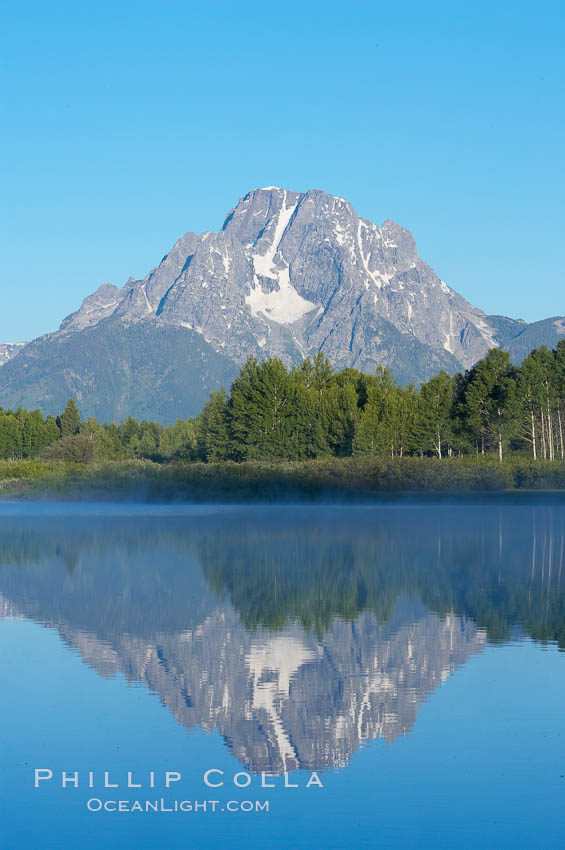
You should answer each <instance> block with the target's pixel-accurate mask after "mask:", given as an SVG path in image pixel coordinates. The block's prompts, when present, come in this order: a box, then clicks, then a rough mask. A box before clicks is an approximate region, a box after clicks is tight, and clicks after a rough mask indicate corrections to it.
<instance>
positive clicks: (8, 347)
mask: <svg viewBox="0 0 565 850" xmlns="http://www.w3.org/2000/svg"><path fill="white" fill-rule="evenodd" d="M25 344H26V343H25V342H0V366H3V365H4V363H7V362H8V360H11V359H12V357H15V356H16V354H19V352H20V349H21V348H22V347H23V346H24V345H25Z"/></svg>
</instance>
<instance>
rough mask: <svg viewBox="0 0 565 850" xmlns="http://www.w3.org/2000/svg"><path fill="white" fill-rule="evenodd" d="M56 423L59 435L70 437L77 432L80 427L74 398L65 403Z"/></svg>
mask: <svg viewBox="0 0 565 850" xmlns="http://www.w3.org/2000/svg"><path fill="white" fill-rule="evenodd" d="M57 425H58V426H59V431H60V432H61V437H72V436H73V435H74V434H78V432H79V428H80V413H79V411H78V407H77V405H76V401H75V400H74V398H70V399H69V400H68V402H67V403H66V405H65V409H64V410H63V412H62V413H61V415H60V416H59V417H58V418H57Z"/></svg>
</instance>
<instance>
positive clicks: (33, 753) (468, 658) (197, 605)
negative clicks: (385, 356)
mask: <svg viewBox="0 0 565 850" xmlns="http://www.w3.org/2000/svg"><path fill="white" fill-rule="evenodd" d="M564 532H565V509H564V507H563V506H561V504H560V503H559V502H556V503H555V504H553V505H551V504H541V503H538V502H537V501H535V500H534V501H532V502H531V503H530V504H526V503H524V504H519V505H517V504H506V503H505V502H504V500H501V501H499V502H491V503H489V504H488V505H485V506H482V505H481V504H478V503H474V504H470V505H465V504H457V505H451V506H450V505H448V504H441V505H433V504H427V505H420V506H418V505H400V504H396V505H391V506H388V507H387V506H385V505H380V506H372V507H369V506H367V507H351V506H350V507H339V506H332V507H323V508H320V507H307V506H300V507H297V508H292V507H258V506H253V507H235V506H232V507H227V508H223V507H202V506H199V507H178V506H173V507H159V506H157V507H156V506H148V507H144V506H109V505H89V506H84V505H82V506H78V505H77V506H68V505H49V504H42V505H13V504H12V505H4V506H1V507H0V615H2V619H0V640H1V641H2V654H1V656H0V665H1V671H2V679H1V681H2V693H3V699H2V702H1V706H2V707H1V710H2V726H1V728H2V766H1V794H2V800H3V812H4V814H3V815H2V834H3V842H4V841H5V844H4V843H2V846H3V847H4V846H6V847H7V848H10V849H11V848H20V847H21V848H26V850H27V848H30V850H32V849H33V850H36V848H38V847H47V848H65V847H69V848H74V847H79V846H80V847H81V848H99V847H112V848H113V847H116V848H118V847H119V848H129V847H132V848H133V847H135V848H145V847H148V848H167V850H169V848H171V849H172V848H185V847H195V848H207V847H218V846H224V847H228V848H232V847H233V848H240V847H242V848H250V850H251V848H256V847H257V848H259V847H265V846H270V847H289V848H290V847H292V848H302V847H304V848H317V847H320V848H342V847H343V848H346V847H383V848H397V847H398V848H412V847H425V848H427V847H438V848H451V847H460V848H461V847H463V848H465V847H469V848H471V847H473V848H475V847H482V848H490V847H492V848H504V847H520V848H530V847H531V848H541V847H543V848H553V847H555V848H557V847H563V846H564V845H565V831H564V830H563V827H562V821H563V816H562V813H563V808H564V802H565V778H564V776H565V740H564V733H563V728H564V727H563V719H564V711H565V709H564V706H565V675H564V674H565V668H564V663H565V657H564V655H563V652H562V648H564V647H565V593H564V591H565V574H564V570H563V565H564V561H565V553H564V542H565V533H564ZM35 769H41V770H43V771H46V772H47V771H51V772H52V774H53V778H52V779H46V780H44V781H41V782H40V783H39V787H38V788H34V777H35V774H34V770H35ZM211 770H212V771H214V772H213V773H210V774H208V778H209V780H210V781H211V782H214V783H219V782H221V781H223V783H224V784H223V785H220V786H218V787H210V786H207V785H206V784H205V782H204V776H205V774H206V772H207V771H211ZM166 771H169V772H170V773H171V774H173V773H174V774H176V775H178V774H180V777H181V778H180V779H178V781H176V782H173V781H171V782H170V787H169V788H167V787H165V774H166ZM220 771H221V772H220ZM63 772H66V774H67V787H64V788H62V787H61V784H62V774H63ZM105 772H107V774H108V776H107V783H111V784H113V785H116V784H117V785H118V788H105V787H104V774H105ZM128 773H129V774H130V777H129V779H130V784H137V785H141V786H142V787H141V788H132V787H130V788H128V787H127V782H128ZM75 774H76V775H75ZM90 774H92V777H90ZM41 775H42V776H47V773H44V774H41ZM69 777H71V779H70V780H69ZM234 777H235V779H236V781H237V782H239V783H240V784H241V785H245V787H237V786H236V785H235V784H234ZM77 779H78V788H76V787H74V783H75V781H76V780H77ZM89 781H90V784H91V785H93V787H89ZM309 782H310V786H309V787H308V783H309ZM247 783H248V784H247ZM264 786H267V787H264ZM271 786H274V787H271ZM295 786H297V787H295ZM320 786H322V787H320ZM120 800H121V801H123V808H124V811H122V812H118V811H115V812H114V811H104V810H102V811H90V810H89V807H90V808H91V809H95V808H96V807H97V806H99V805H101V806H104V804H108V805H109V807H110V808H112V807H116V808H117V807H118V804H119V801H120ZM93 801H94V802H93ZM136 801H137V805H138V806H139V807H140V808H143V809H145V808H146V807H147V803H148V802H149V804H150V808H149V811H145V810H143V811H138V810H132V808H133V807H134V804H135V803H136ZM175 801H177V805H178V804H179V803H180V802H181V801H188V802H189V803H190V804H191V807H192V811H176V812H175V811H168V809H170V808H174V805H175ZM214 801H215V802H214ZM196 803H198V804H199V808H198V810H196V811H195V810H194V808H195V804H196ZM204 803H206V810H204V805H203V804H204ZM257 803H258V804H259V805H258V806H257V805H256V804H257ZM157 804H158V806H159V808H160V809H163V810H159V811H154V810H153V809H152V808H151V806H155V805H157ZM265 804H267V805H268V811H266V808H267V806H266V805H265ZM186 807H187V804H186V802H185V808H186ZM230 808H231V809H234V810H233V811H228V809H230ZM246 808H249V809H250V810H249V811H245V810H242V809H246ZM256 808H259V809H260V810H259V811H256V810H255V809H256Z"/></svg>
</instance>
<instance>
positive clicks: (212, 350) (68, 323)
mask: <svg viewBox="0 0 565 850" xmlns="http://www.w3.org/2000/svg"><path fill="white" fill-rule="evenodd" d="M548 321H549V320H548ZM139 324H141V325H142V326H143V327H142V329H138V330H137V331H135V335H136V338H137V337H138V336H139V334H141V335H142V336H143V335H145V336H146V337H147V338H149V336H150V337H151V339H156V338H157V336H159V339H162V334H163V333H166V332H167V331H170V332H171V334H172V333H173V331H174V334H175V340H176V341H175V346H176V345H177V344H180V339H181V337H180V336H179V332H181V336H182V334H183V333H184V332H187V333H188V332H190V334H191V335H192V336H190V347H191V351H192V350H193V349H194V346H196V349H194V350H197V351H198V358H201V357H202V356H203V352H204V351H206V350H209V354H210V360H211V361H212V360H213V361H214V362H215V363H216V364H218V365H219V364H220V362H221V363H222V365H221V367H219V368H220V373H221V375H222V376H225V374H226V372H227V373H230V374H231V370H232V369H233V373H234V374H235V372H237V369H238V367H239V365H240V364H241V363H242V362H243V361H244V360H245V358H247V357H249V356H254V357H258V358H262V357H265V356H277V357H281V358H282V359H283V360H284V361H285V362H286V363H287V364H291V363H296V362H300V361H301V360H302V359H303V358H305V357H307V356H313V355H315V354H316V353H317V352H320V351H321V352H323V353H325V354H326V355H327V356H328V358H329V359H330V361H331V362H332V364H333V365H334V366H335V367H336V368H344V367H348V366H351V367H355V368H358V369H361V370H363V371H367V372H372V371H374V370H375V368H376V367H377V365H379V364H382V365H384V366H387V367H389V368H390V369H391V371H392V372H393V373H394V374H395V376H396V378H397V379H398V380H399V381H400V382H401V383H407V382H409V381H413V382H415V383H419V382H420V381H422V380H426V379H428V378H429V377H431V376H432V375H433V374H436V373H437V372H438V371H439V370H440V369H446V370H447V371H448V372H450V373H453V372H455V371H458V370H464V369H466V368H469V367H470V366H472V365H473V364H474V363H475V362H476V361H477V360H478V359H480V358H481V357H483V356H484V355H485V354H486V352H487V351H488V350H489V348H492V347H496V346H506V345H513V344H514V343H513V340H514V338H518V337H520V339H521V343H520V344H519V345H518V347H517V348H516V350H517V351H519V352H520V354H521V356H524V353H527V350H526V349H527V346H528V345H530V342H531V341H532V340H534V339H535V340H536V342H537V344H539V336H540V333H543V340H544V341H545V339H546V338H547V341H548V342H549V343H550V344H551V343H552V342H553V341H554V339H555V340H556V339H558V338H559V337H560V336H563V335H564V334H565V324H564V323H563V322H561V320H560V319H559V318H554V319H553V320H551V322H549V324H548V325H547V327H546V326H545V325H544V327H543V331H542V329H541V328H536V329H535V330H534V331H532V332H531V333H529V331H528V328H529V327H530V326H525V327H524V325H523V324H522V323H520V322H518V321H515V320H513V319H507V318H505V317H488V316H486V315H485V314H484V312H483V311H482V310H479V309H477V308H476V307H474V306H473V305H472V304H470V303H469V302H467V301H466V300H465V299H464V298H462V297H461V296H460V295H458V293H457V292H456V291H455V290H454V289H452V288H451V287H450V286H448V285H447V284H446V283H445V282H444V281H442V280H441V279H440V278H439V277H438V275H437V274H436V273H435V271H434V270H433V269H432V268H430V266H428V265H427V264H426V263H425V262H424V260H423V259H421V258H420V256H419V255H418V251H417V246H416V242H415V240H414V237H413V236H412V234H411V233H410V231H409V230H407V229H406V228H404V227H402V226H401V225H399V224H397V223H396V222H394V221H391V220H389V219H387V220H386V221H384V223H383V224H382V227H378V226H377V225H376V224H375V223H374V222H372V221H369V220H367V219H364V218H361V217H360V216H359V215H358V214H357V213H356V211H355V210H354V208H353V207H352V205H351V204H350V203H349V202H348V201H347V200H345V199H344V198H341V197H337V196H333V195H328V194H327V193H325V192H323V191H322V190H320V189H310V190H308V191H307V192H302V193H300V192H295V191H291V190H289V189H284V188H280V187H276V186H268V187H264V188H260V189H254V190H252V191H250V192H248V193H247V194H246V195H245V196H244V197H242V198H240V200H239V201H238V203H237V204H236V205H235V207H234V208H233V209H232V210H231V211H230V212H229V213H228V215H227V216H226V218H225V220H224V223H223V225H222V227H221V229H220V230H219V231H218V232H217V233H216V232H211V231H208V232H206V233H202V234H200V235H198V234H195V233H192V232H190V231H189V232H187V233H186V234H185V235H184V236H182V237H181V238H180V239H178V240H177V241H176V242H175V243H174V245H173V247H172V248H171V250H170V251H169V252H168V253H167V254H165V256H164V257H163V259H162V260H161V262H160V263H159V264H158V265H157V266H156V267H155V268H154V269H152V271H150V272H149V274H148V275H146V277H144V278H143V279H140V280H134V279H131V278H130V280H128V281H127V282H126V283H125V285H124V286H123V287H122V288H121V289H119V288H117V287H116V286H112V285H111V284H104V285H103V286H101V287H99V289H97V290H96V292H94V293H93V294H92V295H89V296H88V297H87V298H85V299H84V301H83V303H82V305H81V307H80V308H79V309H78V310H77V311H76V312H75V313H72V314H71V315H70V316H67V318H66V319H64V320H63V322H62V323H61V326H60V328H59V331H58V332H57V333H55V334H50V335H48V336H47V337H45V338H42V339H41V340H40V341H37V346H40V347H41V350H42V352H43V353H42V355H41V357H44V356H45V351H47V349H45V345H47V342H48V341H49V342H50V344H51V342H52V343H53V344H54V345H55V344H57V340H58V339H59V336H58V335H63V336H64V337H65V338H69V339H70V337H71V336H72V335H75V334H77V333H83V332H86V331H88V332H89V333H91V332H92V331H94V329H98V332H99V334H100V335H101V336H104V335H105V336H106V337H107V336H108V334H109V333H110V332H111V331H110V330H109V328H111V327H115V328H117V327H118V326H119V327H120V328H121V331H120V333H129V331H127V329H128V328H130V327H132V326H134V325H139ZM538 324H539V323H538ZM542 324H543V323H542ZM532 327H533V326H532ZM132 333H133V332H132ZM130 335H131V334H130ZM195 335H196V337H198V341H196V340H195ZM185 338H186V339H187V340H188V339H189V338H188V337H186V336H185ZM69 345H70V347H73V345H71V343H70V342H69ZM160 345H161V343H160ZM187 345H188V342H187ZM34 346H36V343H32V344H31V346H30V345H28V346H26V347H25V349H24V350H22V351H21V352H20V354H19V355H18V358H17V360H16V361H14V363H15V362H17V363H18V364H21V369H19V368H16V366H15V365H14V366H13V367H12V366H10V368H9V369H8V370H7V371H6V369H5V368H4V367H3V370H2V379H0V390H1V389H2V384H3V383H4V386H5V391H6V385H5V381H8V382H9V383H10V386H12V388H13V391H12V390H10V392H8V393H7V394H8V397H10V398H11V397H13V398H17V400H18V402H19V403H22V404H23V403H24V402H25V403H28V399H33V401H32V403H34V404H35V405H36V406H37V404H38V403H39V404H42V405H43V407H44V408H46V409H47V406H48V401H47V400H46V399H45V395H44V393H45V389H44V386H45V376H42V375H41V374H40V372H41V368H40V366H39V360H38V357H37V356H35V355H34V354H33V352H34V350H35V348H34ZM530 347H533V345H531V346H530ZM522 350H524V353H522ZM24 354H25V356H30V357H32V362H33V369H32V370H31V371H30V370H25V371H23V372H22V370H23V369H24V367H25V364H24V360H23V359H22V358H24ZM147 354H148V356H149V350H148V353H147ZM2 356H4V357H6V355H1V354H0V358H1V357H2ZM160 356H161V353H160ZM156 359H159V358H156ZM53 361H55V362H57V363H58V362H59V361H60V357H59V356H58V357H57V358H55V357H53ZM30 362H31V361H30ZM0 364H1V360H0ZM227 364H229V365H227ZM12 368H13V370H14V372H13V378H11V377H10V375H11V374H12V373H11V370H12ZM61 368H63V366H61ZM151 368H152V367H151V364H150V363H148V369H149V371H150V370H151ZM185 368H186V369H188V370H190V369H192V368H195V367H193V366H192V365H191V363H187V365H186V367H185ZM128 369H129V367H128V368H125V369H124V376H125V375H128V374H129V372H128ZM16 375H17V377H16ZM32 375H33V376H34V377H33V378H32V377H31V376H32ZM201 378H202V380H201ZM223 379H224V378H223V377H222V380H223ZM22 380H23V382H24V384H28V383H30V385H31V384H32V383H33V386H34V388H35V389H34V390H33V391H32V392H31V395H29V394H28V392H27V391H26V390H25V389H23V390H22V389H21V387H20V386H19V384H21V382H22ZM124 380H125V377H124ZM128 380H131V378H128ZM218 380H219V378H213V377H211V376H207V375H206V373H204V375H201V374H199V378H198V381H199V382H200V383H202V385H203V387H209V388H210V389H215V388H216V387H217V381H218ZM69 381H70V378H69V377H62V378H61V379H54V384H56V385H57V387H62V386H63V385H64V387H65V390H64V391H65V392H67V386H68V390H71V392H68V394H69V395H70V394H74V395H77V396H80V394H81V393H82V392H84V394H85V396H87V394H88V393H93V392H94V393H97V392H99V390H97V389H93V388H94V387H96V378H95V376H94V374H90V375H89V377H88V380H87V381H86V379H85V385H84V388H82V384H81V385H80V386H79V387H77V386H75V379H74V378H73V381H72V382H71V383H73V386H72V387H71V386H70V384H69ZM18 382H19V384H18ZM79 383H80V382H79ZM57 391H58V392H59V391H60V392H63V389H60V390H59V389H58V390H57ZM170 403H172V400H171V402H167V404H168V405H170ZM87 409H88V408H87ZM167 409H169V407H168V408H167ZM191 409H192V408H191ZM109 412H110V414H111V410H110V411H109ZM179 413H180V410H179Z"/></svg>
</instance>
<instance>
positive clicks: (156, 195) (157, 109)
mask: <svg viewBox="0 0 565 850" xmlns="http://www.w3.org/2000/svg"><path fill="white" fill-rule="evenodd" d="M564 8H565V7H564V6H563V3H562V2H551V0H541V2H538V3H536V4H532V3H524V2H512V3H510V2H499V3H495V4H492V3H491V2H488V3H487V2H483V0H478V2H474V3H463V2H453V0H452V2H433V0H431V2H429V3H422V2H417V3H416V2H414V3H412V2H407V3H402V2H397V3H391V2H386V3H384V2H378V1H377V2H367V3H366V2H355V0H354V2H350V3H343V2H341V3H332V2H328V0H325V2H317V0H315V1H314V2H307V0H306V1H305V2H300V3H298V2H293V0H291V1H290V2H286V3H284V4H282V3H277V4H266V3H264V2H261V3H259V2H246V0H241V2H237V3H236V2H231V3H226V2H221V0H218V2H215V3H213V4H212V3H205V2H198V3H196V2H186V0H185V2H180V0H161V2H159V3H157V2H155V0H151V2H147V0H135V2H133V0H131V1H130V0H113V2H108V1H107V0H97V2H92V0H85V1H84V2H80V3H77V2H76V0H72V2H68V0H52V2H50V3H46V2H44V0H42V1H41V2H37V0H31V2H26V3H24V2H21V0H4V3H3V4H2V11H1V13H0V14H1V19H0V27H1V31H2V33H3V50H2V53H3V57H2V72H1V73H2V77H3V85H2V88H3V91H4V93H5V95H4V98H3V100H4V121H3V124H4V131H3V132H2V134H1V140H0V144H1V146H2V163H3V167H4V174H3V178H2V184H3V193H2V194H3V203H2V205H1V207H2V221H1V223H0V224H1V233H2V237H1V238H2V308H3V309H2V310H1V312H0V341H15V340H19V339H30V338H32V337H34V336H37V335H38V334H41V333H44V332H47V331H50V330H54V329H55V328H56V327H57V325H58V324H59V322H60V320H61V319H62V318H63V316H65V315H66V314H68V313H69V312H71V311H72V310H74V309H76V308H77V307H78V306H79V304H80V302H81V300H82V298H83V297H84V296H85V295H87V294H89V293H90V292H92V291H93V290H94V289H95V288H96V287H97V286H98V285H99V284H101V283H105V282H110V283H115V284H117V285H120V286H121V285H122V284H123V283H124V282H125V281H126V279H127V278H128V277H129V276H130V275H133V276H135V277H140V276H143V275H144V274H146V273H147V271H148V270H149V269H150V268H151V267H153V266H154V265H155V264H156V263H157V262H159V260H160V259H161V257H162V256H163V254H165V253H166V252H167V250H168V249H169V248H170V246H171V245H172V244H173V242H174V241H175V240H176V238H177V237H178V236H180V235H181V234H182V233H184V232H186V231H187V230H194V231H196V232H200V231H203V230H209V229H213V230H217V229H218V228H219V227H220V225H221V223H222V220H223V218H224V216H225V214H226V213H227V212H228V210H229V209H230V208H231V207H232V206H233V205H234V204H235V203H236V202H237V200H238V198H239V197H241V196H242V195H244V194H245V193H246V192H247V191H248V190H249V189H251V188H254V187H257V186H265V185H272V184H275V185H279V186H284V187H286V188H289V189H294V190H297V191H304V190H306V189H308V188H321V189H324V190H325V191H327V192H330V193H332V194H336V195H340V196H343V197H345V198H347V199H348V200H350V201H351V203H352V204H353V206H354V207H355V209H356V210H357V211H358V212H359V213H360V214H361V215H363V216H365V217H366V218H370V219H372V220H374V221H376V222H377V223H378V224H381V223H382V221H383V220H384V219H385V218H392V219H394V220H396V221H398V222H399V223H400V224H402V225H404V226H405V227H408V228H410V229H411V230H412V232H413V234H414V236H415V237H416V240H417V242H418V246H419V250H420V254H421V256H422V257H423V258H424V259H425V260H427V262H429V263H430V264H431V265H432V266H433V267H434V268H435V269H436V271H437V272H438V274H440V276H441V277H442V278H443V279H444V280H445V281H447V283H449V284H450V285H451V286H453V287H454V288H455V289H457V290H458V291H459V292H461V293H462V294H463V295H464V296H465V297H467V298H468V299H470V300H471V301H472V302H473V303H474V304H476V305H477V306H479V307H481V308H483V309H484V310H486V311H487V312H503V313H506V314H509V315H513V316H521V317H523V318H525V319H528V320H536V319H539V318H543V317H546V316H550V315H562V314H564V313H565V297H564V294H563V293H564V289H565V287H564V272H563V259H562V256H563V248H562V242H563V239H562V237H563V219H564V215H563V213H564V209H563V198H564V197H565V192H564V188H565V187H564V182H565V181H564V169H563V151H564V150H565V138H564V136H565V133H564V127H565V119H564V102H563V91H564V82H565V80H564V77H565V74H564V66H565V63H564V62H563V59H562V52H563V38H564V30H565V27H564V19H565V12H564Z"/></svg>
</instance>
